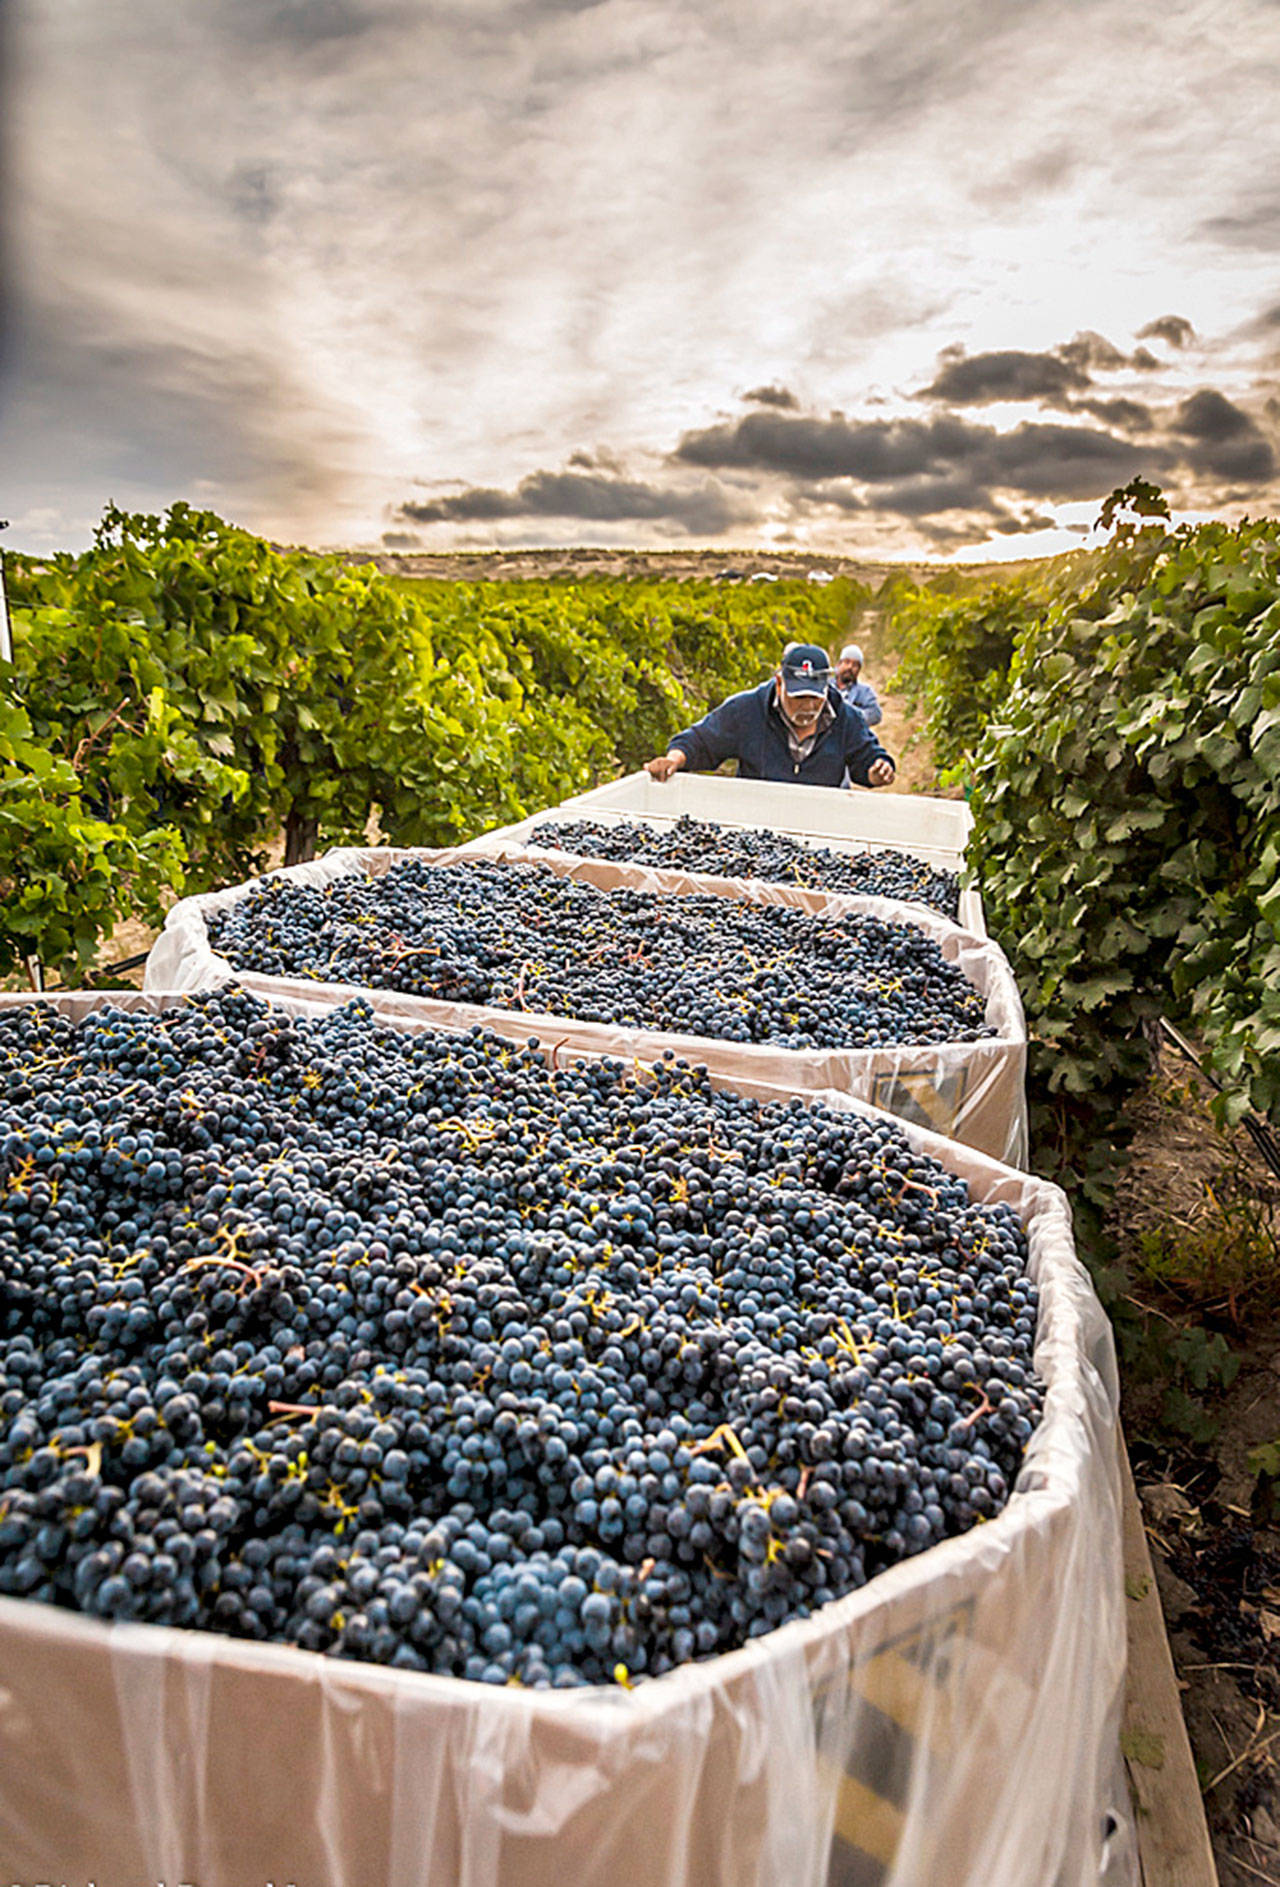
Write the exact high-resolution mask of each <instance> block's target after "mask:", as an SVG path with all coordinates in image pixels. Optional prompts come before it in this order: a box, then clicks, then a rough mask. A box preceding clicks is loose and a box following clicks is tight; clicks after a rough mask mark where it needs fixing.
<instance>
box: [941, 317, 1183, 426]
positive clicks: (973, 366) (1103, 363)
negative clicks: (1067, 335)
mask: <svg viewBox="0 0 1280 1887" xmlns="http://www.w3.org/2000/svg"><path fill="white" fill-rule="evenodd" d="M939 361H940V365H939V368H938V371H937V373H936V374H935V376H934V378H933V380H932V381H931V382H930V384H929V385H928V386H927V387H924V388H923V389H922V390H921V392H920V393H919V394H918V395H917V396H916V397H917V398H918V399H922V400H937V401H939V402H940V403H945V404H946V405H949V406H994V405H997V404H998V403H999V402H1001V401H1004V400H1040V401H1042V402H1043V403H1044V404H1046V405H1050V406H1052V405H1058V406H1061V407H1064V408H1068V409H1072V410H1074V408H1075V407H1080V408H1082V409H1083V408H1084V403H1083V402H1081V401H1077V402H1074V403H1073V401H1072V399H1071V395H1072V394H1076V393H1083V392H1084V391H1085V390H1086V389H1087V388H1089V387H1091V386H1093V385H1094V375H1095V374H1098V373H1119V372H1122V371H1123V370H1124V369H1125V368H1133V367H1138V368H1142V369H1149V368H1152V367H1158V366H1159V364H1160V363H1159V362H1158V361H1157V359H1156V357H1155V355H1154V354H1152V353H1151V351H1150V350H1149V349H1148V348H1145V347H1139V348H1138V349H1136V350H1135V352H1134V353H1132V354H1126V353H1124V352H1123V351H1122V350H1121V349H1120V348H1118V347H1117V346H1116V345H1115V344H1114V342H1112V341H1109V340H1107V338H1106V336H1105V335H1102V334H1094V333H1093V332H1091V331H1090V330H1087V329H1086V330H1085V331H1084V332H1083V333H1080V334H1076V335H1074V336H1073V337H1072V339H1071V340H1069V341H1064V342H1062V344H1061V345H1060V346H1059V347H1054V348H1050V349H1049V350H1048V351H1047V352H1043V353H1028V352H1026V351H1025V350H1023V349H1021V348H1003V349H998V350H996V351H994V352H991V353H985V354H966V353H964V351H963V350H962V349H960V348H948V349H946V350H944V352H943V353H942V354H941V355H940V356H939ZM1084 410H1087V409H1084Z"/></svg>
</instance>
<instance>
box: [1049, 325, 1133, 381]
mask: <svg viewBox="0 0 1280 1887" xmlns="http://www.w3.org/2000/svg"><path fill="white" fill-rule="evenodd" d="M1053 351H1054V353H1055V354H1056V355H1057V357H1058V359H1059V360H1065V361H1068V362H1069V363H1070V364H1071V365H1072V366H1073V367H1079V368H1081V369H1082V370H1083V369H1086V368H1088V369H1091V370H1092V371H1093V372H1094V373H1118V372H1119V371H1120V369H1121V368H1123V367H1131V366H1132V365H1133V362H1134V356H1133V355H1131V354H1124V353H1121V351H1120V349H1119V348H1118V347H1117V346H1116V345H1115V344H1114V342H1112V341H1109V340H1108V339H1107V338H1106V336H1105V335H1103V334H1095V333H1093V331H1092V330H1091V329H1088V328H1086V329H1085V330H1084V332H1083V333H1081V334H1076V335H1073V336H1072V338H1071V339H1070V340H1069V341H1064V342H1063V343H1062V345H1061V346H1060V347H1056V348H1055V349H1054V350H1053ZM1140 351H1141V352H1142V353H1145V352H1146V349H1145V348H1143V349H1141V350H1140Z"/></svg>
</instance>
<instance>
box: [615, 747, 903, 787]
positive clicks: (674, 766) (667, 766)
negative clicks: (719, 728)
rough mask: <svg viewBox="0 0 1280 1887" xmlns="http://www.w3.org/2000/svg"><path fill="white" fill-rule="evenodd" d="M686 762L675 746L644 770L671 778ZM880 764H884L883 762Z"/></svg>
mask: <svg viewBox="0 0 1280 1887" xmlns="http://www.w3.org/2000/svg"><path fill="white" fill-rule="evenodd" d="M684 763H685V757H684V751H683V749H682V748H680V747H673V748H672V749H671V752H670V753H660V754H659V755H658V756H657V757H656V759H653V760H646V761H645V763H644V770H645V772H646V773H651V774H652V775H653V777H654V779H655V780H669V779H670V778H671V775H672V774H673V773H679V771H680V769H681V767H682V766H683V765H684ZM879 764H883V762H881V763H879ZM892 771H893V770H892V768H890V777H891V778H892Z"/></svg>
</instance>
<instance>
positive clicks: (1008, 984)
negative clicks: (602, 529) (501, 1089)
mask: <svg viewBox="0 0 1280 1887" xmlns="http://www.w3.org/2000/svg"><path fill="white" fill-rule="evenodd" d="M645 777H646V778H648V775H647V774H646V776H645ZM725 784H727V785H732V784H734V782H732V781H727V782H725ZM788 790H790V789H788ZM811 790H812V791H814V792H818V791H821V790H822V789H820V788H817V787H815V788H812V789H811ZM832 797H833V798H834V797H835V795H834V794H832ZM941 803H944V804H945V803H946V802H941ZM481 857H483V858H487V859H491V860H499V861H501V860H509V861H510V862H511V863H515V864H530V863H534V862H537V863H541V864H544V865H546V866H547V868H548V869H549V870H551V871H553V872H555V873H556V875H557V876H559V877H562V878H575V879H578V880H580V881H581V882H583V883H585V884H592V885H597V886H600V887H601V888H603V889H606V890H609V889H613V888H615V887H618V886H631V887H634V888H637V889H640V890H647V891H654V892H660V893H663V894H666V895H668V896H680V895H688V894H692V893H696V892H701V893H713V894H715V895H719V896H723V897H737V898H744V899H749V900H753V901H755V902H759V903H763V904H782V905H789V906H792V907H793V908H797V909H802V910H808V911H813V912H816V913H822V914H826V915H828V916H830V917H833V918H835V917H841V916H847V915H850V914H853V913H857V912H864V913H866V914H868V915H870V916H874V917H879V918H882V919H884V920H886V921H888V922H895V923H902V924H910V925H911V926H912V927H913V928H914V929H916V930H919V931H922V932H923V933H924V934H925V935H926V936H928V937H931V938H932V939H933V940H934V941H935V942H936V943H937V944H938V946H939V948H940V949H941V951H942V953H943V955H944V957H946V958H947V960H948V961H949V962H951V963H953V964H955V965H956V967H957V968H958V969H959V970H960V971H961V973H962V974H963V975H964V976H965V977H967V979H968V981H969V982H971V983H972V984H973V985H974V986H975V987H976V988H977V989H978V990H980V991H981V992H982V994H983V995H984V997H985V998H986V1014H985V1020H986V1021H987V1022H989V1023H990V1024H991V1025H992V1026H993V1027H994V1029H995V1030H996V1033H995V1035H994V1036H992V1037H989V1038H987V1039H985V1040H983V1041H978V1042H943V1043H934V1044H930V1045H928V1046H925V1047H919V1048H910V1047H898V1046H887V1047H884V1048H850V1049H820V1048H815V1049H791V1048H779V1047H771V1046H768V1045H765V1044H761V1045H752V1046H746V1047H744V1046H743V1045H742V1044H740V1043H736V1042H727V1041H719V1040H716V1039H714V1038H712V1037H710V1036H701V1035H678V1034H674V1033H667V1032H664V1031H659V1030H654V1029H639V1028H637V1029H622V1028H616V1027H613V1026H612V1025H610V1024H607V1023H597V1022H580V1021H576V1020H574V1019H572V1018H569V1017H566V1016H563V1015H547V1014H542V1013H537V1012H535V1011H533V1010H523V1011H521V1012H520V1019H521V1021H522V1022H523V1024H524V1026H525V1030H526V1033H532V1034H536V1035H538V1036H539V1037H541V1038H542V1039H544V1040H546V1039H550V1040H552V1041H555V1042H557V1043H563V1044H564V1046H565V1048H566V1051H567V1052H569V1053H577V1052H579V1051H590V1052H595V1053H605V1052H610V1051H611V1050H612V1052H615V1053H618V1054H625V1055H627V1056H628V1057H630V1056H635V1057H637V1058H639V1059H641V1060H652V1058H653V1057H654V1056H655V1055H660V1054H661V1053H662V1052H663V1050H664V1049H668V1048H669V1049H671V1050H672V1052H673V1053H674V1054H676V1055H678V1056H682V1057H684V1058H685V1059H687V1060H690V1061H697V1062H701V1063H703V1064H705V1065H706V1066H707V1067H708V1068H710V1069H711V1070H712V1072H713V1073H715V1072H736V1073H746V1074H750V1075H751V1076H753V1077H754V1078H756V1079H759V1080H762V1081H771V1082H775V1083H777V1084H778V1085H780V1086H782V1087H785V1088H787V1089H789V1090H793V1091H797V1092H813V1091H816V1090H818V1089H820V1088H835V1089H839V1090H840V1091H842V1092H844V1093H848V1094H854V1095H857V1096H858V1097H859V1098H860V1099H862V1100H866V1101H870V1102H871V1103H872V1104H873V1105H874V1106H877V1107H883V1108H885V1109H886V1110H887V1111H888V1112H889V1113H891V1114H897V1115H898V1116H900V1117H901V1118H903V1119H907V1120H913V1121H915V1122H916V1123H917V1124H918V1125H920V1126H924V1127H928V1128H931V1129H933V1130H935V1131H937V1132H939V1133H944V1134H947V1135H948V1136H950V1137H951V1138H952V1139H955V1140H962V1141H964V1142H965V1144H966V1145H968V1146H973V1147H977V1148H978V1149H979V1150H980V1151H981V1152H983V1153H989V1154H991V1155H992V1157H993V1158H995V1159H999V1160H1005V1161H1007V1162H1008V1163H1009V1164H1010V1165H1014V1166H1019V1165H1021V1164H1023V1162H1024V1161H1025V1159H1026V1152H1027V1109H1026V1091H1025V1084H1026V1060H1027V1030H1026V1021H1025V1019H1024V1016H1023V1012H1022V1002H1021V999H1020V997H1019V995H1018V988H1017V984H1016V983H1015V981H1014V977H1013V972H1012V970H1011V969H1010V968H1009V964H1008V961H1007V959H1006V957H1005V955H1004V952H1003V951H1002V950H1000V949H999V948H998V946H997V945H995V944H993V943H990V942H988V941H987V940H985V939H983V938H980V937H976V936H974V935H973V934H972V933H971V932H969V931H966V930H963V929H961V928H960V926H959V925H956V924H953V923H951V922H950V920H949V919H947V918H945V917H943V916H942V915H941V913H940V912H937V911H930V910H927V909H926V908H925V907H924V906H923V905H918V904H904V903H900V902H898V901H896V900H894V899H891V898H853V897H844V896H837V895H834V894H831V893H827V892H821V891H806V890H802V889H800V888H799V887H798V886H794V885H770V884H763V883H761V882H760V881H758V880H755V879H747V878H712V877H708V876H705V875H703V874H701V873H691V872H675V871H650V870H648V869H646V868H645V867H643V866H639V865H624V864H615V863H612V862H611V861H609V860H606V859H598V858H591V859H574V858H570V857H566V855H565V854H564V853H555V852H547V853H542V854H538V855H536V857H535V855H534V854H532V853H530V852H527V851H526V850H524V849H523V848H522V847H520V846H519V845H518V844H515V845H508V844H507V843H506V842H504V841H502V840H501V839H498V838H497V837H495V836H492V835H491V836H490V837H489V838H487V839H484V840H478V841H475V842H473V844H472V845H470V846H468V847H466V848H465V849H457V848H454V849H452V850H448V851H424V850H402V849H399V848H397V847H394V846H379V847H367V848H346V847H344V848H339V849H337V850H335V851H332V852H326V853H325V854H324V856H323V857H321V858H318V859H316V860H315V861H314V862H313V863H310V864H305V865H290V866H288V867H286V868H285V869H284V870H282V871H280V872H274V873H272V874H271V876H273V877H280V878H285V879H291V880H293V881H294V882H295V883H297V884H302V885H310V886H324V885H327V884H331V883H333V882H334V880H335V879H338V878H342V877H346V876H349V875H352V874H357V873H364V874H365V875H366V876H368V877H371V878H375V877H378V876H380V875H381V874H382V873H384V872H385V871H387V869H388V868H389V867H390V866H391V865H394V864H397V863H399V862H400V861H401V860H404V859H410V858H415V859H421V860H423V861H424V862H426V863H428V864H438V865H452V864H459V863H474V862H475V861H476V860H477V858H481ZM259 882H261V881H260V880H257V879H255V880H251V881H249V882H248V883H246V884H242V885H234V886H232V887H230V888H229V889H228V890H225V891H213V892H209V893H207V894H206V895H204V896H203V897H195V898H184V899H183V900H182V902H181V903H179V904H175V905H174V907H173V909H172V910H171V911H170V912H169V915H168V917H167V919H166V920H165V926H164V929H163V930H162V931H161V933H160V936H159V937H158V938H157V940H156V942H155V944H154V945H153V947H152V950H151V954H150V956H149V957H148V959H147V967H146V973H145V977H144V980H143V987H144V989H170V990H175V989H176V990H192V989H210V988H215V987H217V986H218V985H219V984H222V983H227V982H231V981H235V982H238V983H241V984H243V986H244V987H245V988H246V989H252V990H255V991H257V992H258V993H259V994H260V995H270V994H272V993H274V992H280V993H292V994H295V995H306V996H308V997H314V996H324V997H326V998H327V999H328V1000H329V1001H331V1002H346V1001H348V1000H349V999H350V997H351V995H352V993H353V990H354V988H355V987H356V986H355V985H353V984H349V983H321V982H317V981H315V980H313V979H311V978H302V977H279V976H263V975H260V974H258V973H257V972H255V971H243V972H241V971H237V970H236V969H234V968H233V966H232V965H231V964H230V963H229V962H228V961H227V959H226V958H225V957H220V956H218V955H216V954H215V953H214V951H213V950H212V949H211V948H210V945H209V938H208V931H207V928H206V913H207V912H210V911H215V910H219V909H222V908H225V906H227V905H229V904H234V903H236V902H237V901H238V900H239V899H241V898H243V897H247V896H248V894H249V892H250V891H252V889H253V887H254V885H255V884H256V883H259ZM361 993H362V994H363V995H364V996H365V997H366V999H367V1000H368V1001H369V1002H370V1003H372V1005H373V1007H374V1008H375V1009H376V1010H377V1011H378V1013H379V1014H380V1015H385V1016H396V1015H408V1016H417V1017H419V1018H421V1019H423V1020H426V1021H432V1020H434V1021H437V1022H443V1021H445V1020H446V1019H447V1017H448V1015H450V1014H452V1013H453V1009H452V1006H451V1005H450V1004H447V1003H441V1002H437V1001H436V1000H434V999H433V998H430V997H424V996H411V995H403V994H400V993H399V992H398V991H394V990H381V989H363V990H362V991H361ZM511 1013H512V1012H511V1011H510V1010H505V1009H497V1008H489V1007H487V1006H483V1005H480V1004H476V1005H473V1006H469V1007H468V1009H467V1014H468V1017H469V1019H470V1020H471V1021H474V1022H483V1023H486V1024H491V1025H493V1026H494V1027H497V1026H498V1020H499V1018H501V1017H504V1016H508V1017H509V1016H510V1015H511Z"/></svg>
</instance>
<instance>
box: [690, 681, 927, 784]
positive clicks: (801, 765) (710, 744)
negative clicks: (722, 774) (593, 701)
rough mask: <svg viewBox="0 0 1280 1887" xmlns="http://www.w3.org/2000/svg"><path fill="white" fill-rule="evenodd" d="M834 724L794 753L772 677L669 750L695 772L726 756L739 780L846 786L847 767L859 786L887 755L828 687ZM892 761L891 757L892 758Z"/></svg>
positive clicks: (704, 770)
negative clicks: (806, 749) (807, 749)
mask: <svg viewBox="0 0 1280 1887" xmlns="http://www.w3.org/2000/svg"><path fill="white" fill-rule="evenodd" d="M827 705H828V706H829V707H830V709H831V712H832V719H831V723H830V725H829V726H828V727H827V728H826V729H825V730H824V731H823V733H822V734H821V735H820V736H819V738H818V739H817V741H816V742H815V743H814V746H813V750H812V752H811V753H809V754H807V755H806V756H805V758H804V759H803V760H799V761H797V760H795V759H793V758H792V754H791V748H790V745H789V743H788V741H787V727H786V723H785V722H784V721H783V718H782V716H781V714H780V713H779V712H778V703H777V684H776V682H775V681H774V680H773V679H770V680H769V681H766V682H762V683H761V685H760V686H759V687H758V688H749V689H747V691H746V692H745V693H744V694H740V695H730V696H729V699H728V700H727V701H723V702H721V704H720V706H719V707H718V708H713V709H712V711H711V713H710V714H705V715H704V716H703V717H702V719H701V720H700V721H695V722H694V724H693V726H692V727H687V728H685V730H684V732H683V733H680V734H675V735H673V736H672V738H671V740H670V741H668V743H667V750H668V752H670V751H671V749H672V748H675V747H678V748H679V749H680V751H681V753H683V755H684V757H685V765H686V767H688V768H689V769H690V770H691V771H692V772H694V773H699V772H701V773H710V772H712V771H713V770H714V769H715V768H716V767H718V766H722V765H723V763H724V762H725V761H726V760H736V761H737V763H738V778H739V779H740V780H788V781H790V782H791V783H792V784H794V785H798V786H843V785H845V784H846V772H847V774H848V777H849V778H852V779H854V780H856V781H857V782H858V784H859V786H865V785H866V784H867V774H868V772H869V771H870V769H871V768H872V767H873V766H874V765H875V763H876V761H877V760H889V755H888V754H887V753H886V752H885V750H884V748H883V747H882V746H881V745H880V742H879V741H878V740H877V739H876V737H875V735H874V734H873V733H871V732H870V730H869V729H868V727H867V724H866V722H865V721H864V720H863V718H862V715H861V714H860V713H859V712H858V710H857V709H856V708H851V707H850V706H849V705H848V703H847V702H845V701H843V700H841V698H840V694H839V692H838V690H837V689H835V688H828V689H827ZM889 764H890V765H891V766H892V764H893V762H892V760H889Z"/></svg>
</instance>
